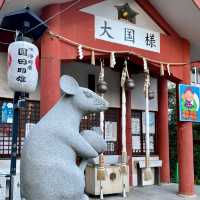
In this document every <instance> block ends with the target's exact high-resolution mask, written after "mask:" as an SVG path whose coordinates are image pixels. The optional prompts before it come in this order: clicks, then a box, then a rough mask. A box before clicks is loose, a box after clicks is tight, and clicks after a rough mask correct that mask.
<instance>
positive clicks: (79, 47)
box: [78, 44, 83, 60]
mask: <svg viewBox="0 0 200 200" xmlns="http://www.w3.org/2000/svg"><path fill="white" fill-rule="evenodd" d="M78 57H79V59H80V60H82V59H83V47H82V45H81V44H80V45H78Z"/></svg>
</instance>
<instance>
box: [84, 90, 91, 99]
mask: <svg viewBox="0 0 200 200" xmlns="http://www.w3.org/2000/svg"><path fill="white" fill-rule="evenodd" d="M83 93H84V95H85V96H86V97H87V98H92V94H91V93H90V92H87V91H83Z"/></svg>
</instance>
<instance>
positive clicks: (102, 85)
mask: <svg viewBox="0 0 200 200" xmlns="http://www.w3.org/2000/svg"><path fill="white" fill-rule="evenodd" d="M107 90H108V84H107V83H106V81H104V68H103V62H102V61H101V71H100V74H99V81H98V83H97V91H98V92H99V93H100V94H104V93H106V92H107Z"/></svg>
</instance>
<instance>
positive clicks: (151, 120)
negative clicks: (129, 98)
mask: <svg viewBox="0 0 200 200" xmlns="http://www.w3.org/2000/svg"><path fill="white" fill-rule="evenodd" d="M145 130H146V118H145V112H142V133H146V131H145ZM149 132H150V133H155V113H154V112H149Z"/></svg>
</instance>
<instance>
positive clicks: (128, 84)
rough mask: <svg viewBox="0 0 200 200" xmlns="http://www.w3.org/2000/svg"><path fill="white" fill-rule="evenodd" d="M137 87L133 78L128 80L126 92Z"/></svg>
mask: <svg viewBox="0 0 200 200" xmlns="http://www.w3.org/2000/svg"><path fill="white" fill-rule="evenodd" d="M134 87H135V83H134V81H133V79H132V78H127V79H126V82H125V88H126V90H132V89H133V88H134Z"/></svg>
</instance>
